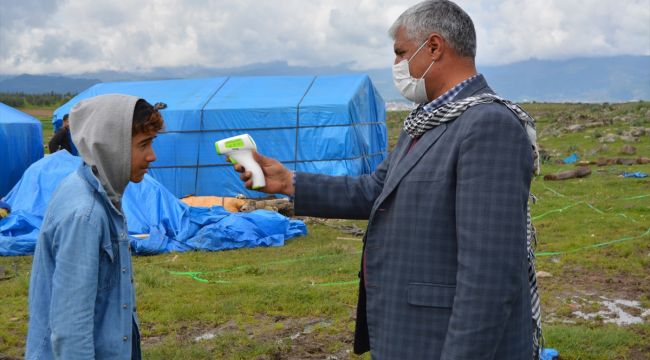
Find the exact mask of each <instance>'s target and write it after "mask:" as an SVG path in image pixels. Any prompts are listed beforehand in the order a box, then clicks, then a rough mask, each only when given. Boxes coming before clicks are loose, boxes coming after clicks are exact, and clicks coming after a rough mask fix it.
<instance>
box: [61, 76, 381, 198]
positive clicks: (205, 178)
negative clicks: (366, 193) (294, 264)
mask: <svg viewBox="0 0 650 360" xmlns="http://www.w3.org/2000/svg"><path fill="white" fill-rule="evenodd" d="M107 93H124V94H130V95H135V96H139V97H142V98H144V99H146V100H147V101H149V102H150V103H152V104H153V103H156V102H164V103H166V104H167V108H166V109H164V110H162V113H163V117H164V119H165V124H166V128H165V131H164V132H163V133H162V134H160V135H159V136H158V139H157V140H156V141H155V142H154V149H155V150H156V154H157V156H158V160H157V161H156V162H155V163H153V164H152V170H151V171H150V174H151V175H152V176H153V177H154V178H155V179H156V180H158V181H159V182H160V183H162V184H163V185H164V186H166V187H167V189H169V190H170V191H171V192H172V193H173V194H174V195H175V196H176V197H183V196H186V195H217V196H235V195H237V194H244V195H246V196H248V197H260V196H263V195H264V194H261V193H259V192H254V191H250V190H247V189H245V188H244V187H243V185H242V183H241V181H240V180H239V176H238V174H237V173H235V172H234V171H233V170H232V167H231V165H230V164H228V163H226V162H225V159H224V157H222V156H219V155H217V153H216V152H215V149H214V142H215V141H217V140H220V139H223V138H226V137H230V136H234V135H238V134H241V133H248V134H250V135H251V136H252V137H253V138H254V139H255V142H256V143H257V146H258V150H259V151H260V152H261V153H263V154H265V155H268V156H272V157H274V158H277V159H278V160H280V161H281V162H282V163H284V164H285V165H286V166H288V167H289V168H291V169H297V170H300V171H307V172H317V173H324V174H331V175H341V174H349V175H361V174H367V173H370V172H372V171H373V170H374V169H375V167H376V166H377V165H378V164H379V163H380V162H381V161H382V160H383V159H384V157H385V156H386V154H387V146H388V141H387V132H386V121H385V120H386V112H385V106H384V101H383V100H382V98H381V97H380V95H379V93H378V92H377V91H376V89H375V88H374V86H373V85H372V83H371V81H370V78H369V77H368V76H366V75H331V76H261V77H218V78H209V79H189V80H161V81H146V82H116V83H102V84H97V85H94V86H93V87H91V88H89V89H88V90H86V91H84V92H82V93H80V94H79V95H77V96H75V97H74V98H73V99H71V100H70V101H69V102H68V103H66V104H64V105H63V106H61V107H60V108H59V109H57V110H56V111H55V112H54V116H53V119H52V121H53V123H54V124H55V127H58V126H60V124H61V121H62V118H63V115H65V114H67V113H68V112H69V111H70V109H71V108H72V106H73V105H74V104H76V103H77V102H78V101H80V100H82V99H86V98H89V97H92V96H96V95H100V94H107Z"/></svg>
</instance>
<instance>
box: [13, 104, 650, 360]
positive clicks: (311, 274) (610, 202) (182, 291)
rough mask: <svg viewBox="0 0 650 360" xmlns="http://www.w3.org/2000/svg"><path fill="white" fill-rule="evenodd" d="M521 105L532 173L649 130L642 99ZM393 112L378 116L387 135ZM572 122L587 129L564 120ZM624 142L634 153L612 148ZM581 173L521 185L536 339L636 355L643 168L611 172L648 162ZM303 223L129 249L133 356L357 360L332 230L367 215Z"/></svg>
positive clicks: (643, 283)
mask: <svg viewBox="0 0 650 360" xmlns="http://www.w3.org/2000/svg"><path fill="white" fill-rule="evenodd" d="M524 107H525V108H526V109H527V110H528V111H529V112H530V113H531V114H532V115H533V116H534V117H536V119H537V120H538V131H539V143H540V145H541V146H542V147H543V149H544V154H545V157H544V160H545V162H544V164H543V168H542V170H543V174H548V173H552V172H556V171H560V170H566V169H571V168H573V167H574V166H573V165H565V164H558V163H557V161H558V160H560V159H563V158H564V157H566V156H569V155H571V154H573V153H575V154H577V155H578V156H579V157H580V159H584V160H596V159H598V158H599V157H619V156H623V157H628V158H636V157H638V156H647V157H648V156H650V134H649V133H648V132H647V131H646V133H645V135H643V136H640V137H638V138H634V137H626V136H628V133H629V132H630V131H631V130H632V129H633V128H645V129H648V130H650V103H648V102H638V103H627V104H591V105H587V104H535V103H534V104H526V105H525V106H524ZM404 116H405V113H403V112H402V113H399V112H398V113H389V116H388V127H389V139H390V144H391V146H393V145H394V143H395V140H396V136H397V132H398V131H399V126H400V122H401V121H402V119H403V117H404ZM599 122H602V123H603V124H602V125H599ZM579 124H582V125H585V124H587V125H588V126H589V127H586V128H584V129H581V130H580V129H578V130H577V131H571V130H569V129H572V128H569V127H570V126H571V125H579ZM594 124H595V125H594ZM567 128H569V129H567ZM610 135H611V136H610ZM621 135H622V136H623V138H622V139H621ZM46 139H49V137H48V138H46ZM601 139H602V140H605V139H607V140H613V142H601ZM46 141H47V140H46ZM625 144H630V145H633V146H634V147H635V148H636V154H634V155H620V154H619V151H620V149H621V147H622V146H623V145H625ZM591 170H592V174H591V175H590V176H588V177H586V178H582V179H570V180H565V181H544V180H543V177H542V176H539V177H537V178H535V179H534V181H533V184H532V190H533V193H534V194H535V195H536V196H537V198H538V201H537V203H536V204H535V205H534V206H533V208H532V211H533V217H534V223H535V224H536V226H537V228H538V232H539V243H538V247H537V251H538V262H537V264H538V270H539V271H543V272H544V274H543V275H544V277H540V278H539V283H540V291H541V296H542V306H543V308H542V309H543V316H544V332H545V339H546V344H547V346H549V347H553V348H556V349H558V350H559V351H560V355H561V358H562V359H564V360H567V359H576V360H577V359H595V360H599V359H603V360H604V359H648V358H649V357H650V311H649V310H648V309H649V308H650V178H643V179H638V178H624V177H621V176H620V174H621V173H623V172H636V171H642V172H645V173H650V164H644V165H609V166H602V167H598V166H596V165H591ZM306 220H307V223H308V229H309V235H308V236H306V237H303V238H297V239H294V240H290V241H289V242H288V243H287V244H286V245H285V246H284V247H280V248H257V249H246V250H236V251H225V252H216V253H183V254H166V255H159V256H150V257H137V258H135V259H134V267H135V272H136V278H135V280H136V287H137V297H138V309H139V310H138V311H139V314H140V319H141V323H142V335H143V351H144V356H145V358H148V359H207V358H212V359H347V358H351V359H356V358H358V357H356V356H354V355H352V354H351V349H352V345H351V342H352V338H353V329H354V316H355V305H356V291H357V281H356V280H357V272H358V268H359V261H360V251H361V239H360V238H358V237H355V236H353V235H351V234H349V233H347V232H344V231H342V230H341V228H342V227H344V226H348V227H349V226H352V225H354V226H358V227H361V228H364V226H365V222H363V221H343V220H328V221H323V220H319V219H306ZM30 266H31V257H9V258H0V267H2V271H0V278H3V277H4V279H3V280H0V289H1V291H0V304H2V307H1V309H2V310H0V354H3V355H0V359H2V358H5V359H8V358H20V357H22V354H23V347H24V337H25V334H26V330H27V329H26V327H27V318H28V314H27V308H26V306H27V292H28V279H29V270H30ZM540 275H541V273H540ZM635 302H636V303H635ZM617 309H621V310H622V311H625V313H626V314H627V316H628V320H630V319H632V320H634V319H637V322H639V323H636V324H622V325H617V324H616V323H614V322H612V320H617V319H618V320H621V319H620V318H618V317H615V316H612V313H613V312H614V311H615V310H617ZM623 320H625V318H623ZM632 320H631V321H630V322H634V321H632ZM638 320H640V321H638ZM361 358H364V359H368V358H369V356H367V355H366V356H363V357H361Z"/></svg>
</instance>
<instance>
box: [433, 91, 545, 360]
mask: <svg viewBox="0 0 650 360" xmlns="http://www.w3.org/2000/svg"><path fill="white" fill-rule="evenodd" d="M480 107H483V109H481V110H479V111H481V112H480V113H475V115H477V116H476V117H475V118H474V119H473V120H475V121H474V122H473V123H472V124H471V125H470V126H469V127H468V130H467V133H466V136H464V138H463V140H462V141H461V144H460V149H459V158H458V163H457V168H456V171H457V180H456V231H457V246H458V255H457V261H458V272H457V275H456V295H455V298H454V303H453V307H452V314H451V318H450V321H449V327H448V331H447V336H446V338H445V342H444V346H443V351H442V357H441V358H442V359H493V358H494V356H495V352H496V346H497V345H498V344H499V343H500V339H501V336H502V334H503V331H504V328H505V327H504V324H506V323H508V322H509V321H510V314H511V311H512V306H513V303H520V304H521V301H522V299H521V296H522V295H521V294H522V286H527V273H526V271H527V270H526V269H527V267H526V266H527V263H526V261H527V260H526V204H527V200H528V194H529V190H530V180H531V176H532V171H533V169H532V158H533V155H532V151H531V145H530V142H529V140H528V138H527V136H526V134H525V131H524V129H523V127H522V126H521V124H520V122H519V120H518V119H516V117H514V115H513V114H511V113H510V112H509V111H507V110H506V109H502V108H500V106H499V105H496V104H493V105H479V106H477V107H476V108H480ZM476 108H475V109H476ZM476 110H478V109H476ZM466 114H467V113H466ZM479 114H480V115H479ZM468 120H469V119H468ZM457 121H458V120H457ZM523 293H526V292H523ZM523 301H526V300H523ZM528 301H529V300H528ZM529 335H530V336H532V334H521V336H529Z"/></svg>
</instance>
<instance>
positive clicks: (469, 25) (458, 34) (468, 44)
mask: <svg viewBox="0 0 650 360" xmlns="http://www.w3.org/2000/svg"><path fill="white" fill-rule="evenodd" d="M402 27H403V28H404V30H405V31H406V35H407V37H408V38H409V40H415V41H417V42H418V43H422V42H424V40H426V39H427V37H428V36H429V35H431V33H433V32H436V33H438V34H440V35H441V36H442V37H443V38H444V39H445V41H447V43H449V44H450V45H451V47H452V48H453V49H454V50H456V53H458V55H460V56H463V57H471V58H474V57H476V30H474V23H473V22H472V19H471V18H470V17H469V15H467V13H466V12H465V11H463V9H461V8H460V6H458V5H456V4H455V3H453V2H451V1H447V0H430V1H423V2H421V3H419V4H416V5H413V6H411V7H410V8H408V9H407V10H406V11H404V12H403V13H402V15H400V16H399V17H398V18H397V20H395V23H394V24H393V26H391V27H390V30H388V34H389V35H390V37H391V38H393V40H395V37H396V36H397V31H398V30H399V28H402Z"/></svg>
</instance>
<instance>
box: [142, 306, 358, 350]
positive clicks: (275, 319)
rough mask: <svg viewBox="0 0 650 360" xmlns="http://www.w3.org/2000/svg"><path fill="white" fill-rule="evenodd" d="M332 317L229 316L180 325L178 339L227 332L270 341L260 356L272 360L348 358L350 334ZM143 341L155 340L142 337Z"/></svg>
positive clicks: (206, 338) (200, 339) (200, 338)
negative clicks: (245, 320) (211, 323)
mask: <svg viewBox="0 0 650 360" xmlns="http://www.w3.org/2000/svg"><path fill="white" fill-rule="evenodd" d="M334 326H335V325H334V323H333V322H332V320H330V319H327V318H321V317H304V318H294V317H286V316H267V315H256V316H255V317H254V320H253V321H252V322H251V323H249V324H245V325H242V324H239V325H238V324H237V322H236V321H234V320H230V321H228V322H226V323H224V324H221V325H219V326H217V327H216V328H215V327H212V328H210V327H206V326H204V325H196V326H191V327H188V326H183V327H181V328H180V329H179V330H178V331H177V337H178V338H179V340H181V341H183V342H184V341H192V342H197V343H203V342H205V343H206V346H208V347H209V346H210V345H209V342H210V340H212V339H214V338H217V337H219V336H222V335H225V334H227V333H230V334H232V333H236V334H238V336H247V337H249V338H250V339H253V340H254V341H255V342H256V343H273V344H275V348H274V350H272V351H271V352H270V353H268V354H266V355H263V356H261V357H259V359H272V360H279V359H283V360H285V359H286V360H298V359H330V360H338V359H348V358H349V357H350V354H351V348H352V341H353V334H352V333H351V332H348V331H344V332H339V331H335V330H334ZM143 342H144V343H146V344H152V343H155V342H156V340H155V339H154V341H153V342H152V341H151V339H146V340H144V339H143ZM337 343H339V344H340V343H343V344H346V345H345V346H343V347H342V349H339V350H336V351H334V352H333V351H332V350H331V349H332V344H337Z"/></svg>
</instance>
